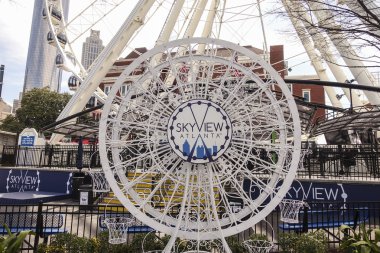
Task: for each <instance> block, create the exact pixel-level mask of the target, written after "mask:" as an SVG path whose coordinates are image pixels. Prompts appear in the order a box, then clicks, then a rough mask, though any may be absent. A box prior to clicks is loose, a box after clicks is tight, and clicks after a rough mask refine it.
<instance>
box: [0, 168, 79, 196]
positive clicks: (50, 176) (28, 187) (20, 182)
mask: <svg viewBox="0 0 380 253" xmlns="http://www.w3.org/2000/svg"><path fill="white" fill-rule="evenodd" d="M71 177H72V173H71V172H58V171H42V170H41V171H39V170H18V169H1V170H0V193H8V192H26V191H42V192H57V193H65V194H70V193H71V188H72V185H71Z"/></svg>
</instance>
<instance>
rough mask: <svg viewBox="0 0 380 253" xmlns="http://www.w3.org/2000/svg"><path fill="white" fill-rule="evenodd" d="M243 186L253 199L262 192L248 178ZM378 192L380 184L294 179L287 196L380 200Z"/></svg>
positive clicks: (349, 200) (292, 197) (309, 199)
mask: <svg viewBox="0 0 380 253" xmlns="http://www.w3.org/2000/svg"><path fill="white" fill-rule="evenodd" d="M243 187H244V190H245V191H246V192H247V193H248V194H249V196H250V197H251V198H252V199H256V198H257V197H258V196H259V194H260V190H259V189H258V187H257V186H256V185H255V184H254V183H250V181H248V180H245V181H244V185H243ZM377 192H380V184H371V183H344V182H333V181H331V182H326V181H325V182H323V181H313V182H310V181H302V182H300V181H294V182H293V183H292V186H291V187H290V189H289V191H288V193H287V194H286V196H285V198H288V199H299V200H305V201H307V202H360V201H378V202H380V194H374V193H377Z"/></svg>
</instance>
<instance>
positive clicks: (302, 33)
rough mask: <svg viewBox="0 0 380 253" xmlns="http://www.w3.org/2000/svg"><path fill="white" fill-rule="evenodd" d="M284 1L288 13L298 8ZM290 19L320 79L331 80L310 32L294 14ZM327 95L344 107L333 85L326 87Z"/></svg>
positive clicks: (336, 104) (336, 105)
mask: <svg viewBox="0 0 380 253" xmlns="http://www.w3.org/2000/svg"><path fill="white" fill-rule="evenodd" d="M282 3H283V4H284V7H285V9H286V11H287V12H288V13H290V10H289V8H296V7H295V6H294V5H293V4H292V3H291V1H290V0H282ZM289 17H290V20H291V22H292V24H293V26H294V28H295V30H296V32H297V35H298V37H299V38H300V40H301V42H302V44H303V46H304V48H305V50H306V53H307V55H308V56H309V58H310V60H311V63H312V64H313V67H314V69H315V71H316V72H317V75H318V77H319V79H321V80H322V81H330V79H329V77H328V75H327V73H326V69H325V68H324V67H323V64H322V61H321V60H320V57H319V56H318V55H317V53H316V52H315V46H314V43H313V41H312V39H311V37H310V36H309V35H308V32H307V30H306V28H305V27H304V26H303V24H302V22H301V21H300V20H298V19H296V18H294V17H293V16H292V15H289ZM325 90H326V93H327V96H328V97H329V99H330V101H331V104H332V105H333V106H335V107H340V108H341V107H342V104H341V102H340V101H339V100H338V99H337V98H336V93H335V90H334V89H333V88H332V87H325Z"/></svg>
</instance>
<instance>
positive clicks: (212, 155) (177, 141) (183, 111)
mask: <svg viewBox="0 0 380 253" xmlns="http://www.w3.org/2000/svg"><path fill="white" fill-rule="evenodd" d="M231 125H232V124H231V121H230V119H229V117H228V115H227V113H226V112H225V111H224V110H223V108H221V107H220V106H219V105H218V104H216V103H214V102H212V101H210V100H207V99H192V100H189V101H186V102H184V103H182V104H181V105H180V106H179V107H177V109H176V110H174V112H173V113H172V115H171V117H170V118H169V123H168V131H167V133H168V141H169V144H170V146H171V147H172V149H173V151H174V152H175V153H176V154H177V155H178V156H179V157H180V158H182V159H183V160H185V161H187V162H191V163H195V164H204V163H209V162H213V161H215V160H216V159H218V157H220V156H222V155H223V154H224V152H225V151H226V150H227V149H228V147H229V146H230V142H231V134H232V127H231Z"/></svg>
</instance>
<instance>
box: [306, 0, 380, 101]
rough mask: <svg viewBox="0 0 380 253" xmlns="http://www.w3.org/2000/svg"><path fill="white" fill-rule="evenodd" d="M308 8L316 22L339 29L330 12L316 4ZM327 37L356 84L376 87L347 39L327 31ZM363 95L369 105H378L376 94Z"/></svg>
mask: <svg viewBox="0 0 380 253" xmlns="http://www.w3.org/2000/svg"><path fill="white" fill-rule="evenodd" d="M310 6H311V7H312V9H313V10H315V11H313V14H314V15H315V17H316V18H317V20H318V22H321V21H322V20H328V22H329V25H330V26H331V27H333V28H335V29H339V28H340V27H339V25H338V24H337V23H336V22H334V19H333V17H332V15H331V12H330V11H328V10H326V8H323V6H321V4H319V3H316V2H310ZM327 35H328V36H329V38H330V40H331V42H332V43H333V44H334V46H335V47H336V49H337V50H338V52H339V54H340V55H341V57H342V58H343V60H344V62H345V63H346V65H347V66H348V68H349V69H350V71H351V73H352V75H353V76H354V78H355V80H356V81H357V82H358V84H363V85H372V86H376V81H375V78H374V77H373V76H372V74H371V73H370V72H369V71H368V69H367V68H366V67H365V66H364V64H363V62H362V61H360V60H359V57H358V55H357V54H356V52H355V50H354V49H353V48H352V46H351V45H350V43H349V42H348V40H347V39H345V38H344V37H342V36H341V35H339V34H332V33H329V32H328V31H327ZM364 94H365V95H366V97H367V98H368V101H369V103H371V104H372V105H378V104H380V96H379V94H377V93H374V92H369V91H364Z"/></svg>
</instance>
